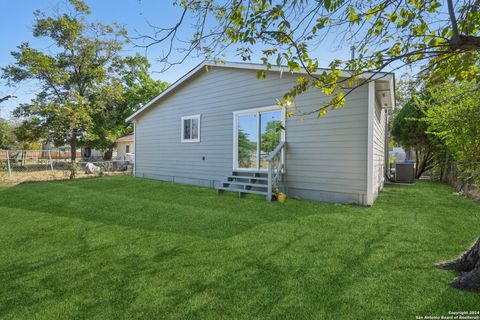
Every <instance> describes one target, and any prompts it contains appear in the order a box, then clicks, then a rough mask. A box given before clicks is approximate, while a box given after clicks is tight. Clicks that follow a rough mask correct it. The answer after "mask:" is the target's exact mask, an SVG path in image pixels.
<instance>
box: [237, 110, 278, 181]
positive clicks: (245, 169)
mask: <svg viewBox="0 0 480 320" xmlns="http://www.w3.org/2000/svg"><path fill="white" fill-rule="evenodd" d="M271 111H280V112H281V118H282V119H281V120H282V126H283V127H284V128H286V108H285V107H279V106H278V105H272V106H267V107H260V108H253V109H244V110H238V111H233V170H234V171H245V172H267V171H268V170H267V169H262V168H259V167H258V165H259V164H257V168H239V167H238V132H237V128H238V116H241V115H246V114H254V113H257V114H258V113H261V112H271ZM258 121H260V117H257V122H258ZM257 126H258V127H260V124H259V123H257ZM285 131H286V130H282V131H281V136H280V141H282V142H285V141H286V139H285ZM258 148H260V146H259V145H258V144H257V153H258ZM282 161H283V162H284V163H285V154H284V153H283V150H282Z"/></svg>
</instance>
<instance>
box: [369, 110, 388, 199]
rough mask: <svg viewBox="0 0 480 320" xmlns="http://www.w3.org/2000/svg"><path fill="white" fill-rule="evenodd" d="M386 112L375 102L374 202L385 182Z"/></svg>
mask: <svg viewBox="0 0 480 320" xmlns="http://www.w3.org/2000/svg"><path fill="white" fill-rule="evenodd" d="M385 114H386V110H385V109H383V108H381V106H380V104H379V103H378V101H375V112H374V119H373V188H372V192H373V200H375V199H376V198H377V196H378V193H379V192H380V191H381V190H382V189H383V185H384V182H385V142H386V141H385V130H386V126H387V124H386V118H385Z"/></svg>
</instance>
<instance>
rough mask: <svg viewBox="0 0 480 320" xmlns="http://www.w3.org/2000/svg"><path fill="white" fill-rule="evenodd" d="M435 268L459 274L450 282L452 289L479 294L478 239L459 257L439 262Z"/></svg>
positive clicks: (479, 246) (479, 250) (479, 256)
mask: <svg viewBox="0 0 480 320" xmlns="http://www.w3.org/2000/svg"><path fill="white" fill-rule="evenodd" d="M437 267H439V268H441V269H446V270H452V271H456V272H459V273H460V275H459V276H458V277H457V278H456V279H455V280H454V281H453V282H452V286H453V287H454V288H457V289H461V290H468V291H474V292H480V238H478V240H477V241H476V242H475V243H474V244H473V245H472V247H471V248H470V249H469V250H468V251H467V252H465V253H464V254H463V255H462V256H461V257H459V258H457V259H455V260H451V261H445V262H441V263H439V264H437Z"/></svg>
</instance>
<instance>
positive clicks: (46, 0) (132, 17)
mask: <svg viewBox="0 0 480 320" xmlns="http://www.w3.org/2000/svg"><path fill="white" fill-rule="evenodd" d="M86 2H87V4H88V5H89V6H90V8H91V11H92V14H91V20H93V21H100V22H103V23H112V22H118V23H120V24H122V25H124V26H125V27H126V29H127V30H128V31H129V33H130V34H131V35H133V34H135V32H138V33H143V34H151V33H152V29H151V28H150V27H149V23H150V24H153V25H158V26H171V25H172V24H173V23H175V22H176V21H177V19H178V16H179V9H178V8H177V7H174V6H173V4H172V3H173V0H172V1H171V0H116V1H114V0H96V1H94V0H86ZM62 3H63V0H42V1H38V0H37V1H35V0H0V12H2V13H8V14H6V15H4V16H2V19H0V67H3V66H6V65H8V64H9V63H11V62H13V58H12V57H11V55H10V52H11V51H13V50H15V49H16V46H18V45H19V44H20V43H21V42H23V41H28V42H30V43H31V45H32V46H33V47H35V48H37V49H44V48H47V47H48V46H49V42H48V41H45V40H42V39H35V38H33V36H32V32H31V30H32V25H33V11H34V10H37V9H38V10H41V11H43V12H46V13H49V12H52V10H54V9H55V8H57V7H58V6H61V5H62ZM192 31H193V30H189V29H188V28H187V29H184V30H183V31H182V34H180V35H179V36H180V37H183V38H188V36H189V33H190V32H192ZM325 43H329V46H328V47H323V48H318V51H319V56H320V57H321V58H322V59H320V61H321V62H322V63H324V64H325V65H327V63H328V61H330V60H331V59H334V58H340V59H346V58H348V57H349V56H350V49H349V48H348V46H347V47H346V48H338V46H337V44H336V43H335V36H334V35H332V38H331V41H326V42H325ZM162 49H164V48H162V47H161V46H157V47H155V48H152V49H150V50H149V51H148V53H147V57H148V58H149V60H150V62H151V63H152V70H151V71H152V76H153V77H154V78H156V79H162V80H165V81H168V82H171V83H172V82H174V81H175V80H177V79H178V78H180V77H181V76H182V75H183V74H185V73H186V72H187V71H188V70H190V69H192V68H193V67H194V66H195V65H197V64H198V63H200V62H201V59H200V58H190V59H187V60H186V61H185V62H184V63H183V64H181V65H177V66H174V67H173V68H171V69H170V70H168V71H166V72H164V73H159V71H160V70H161V66H160V65H159V63H158V62H157V61H156V59H157V58H158V57H159V55H160V53H161V52H162ZM137 51H138V52H141V53H142V54H144V53H145V51H144V50H143V49H141V48H135V47H133V46H126V48H125V52H124V54H134V53H135V52H137ZM226 58H227V60H229V61H241V59H240V58H239V57H238V56H236V55H235V52H227V56H226ZM254 62H259V61H254ZM36 91H37V87H36V86H35V84H34V83H24V84H21V85H20V86H18V87H16V88H11V87H7V86H6V85H5V81H4V80H0V95H7V94H14V95H16V96H17V97H18V98H17V99H14V100H9V101H7V102H4V103H2V105H0V116H1V117H9V115H10V113H11V111H12V110H13V109H14V108H15V107H16V106H18V104H19V103H22V102H27V101H29V100H30V99H31V98H32V97H33V96H34V95H35V92H36Z"/></svg>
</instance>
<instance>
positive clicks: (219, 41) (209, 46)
mask: <svg viewBox="0 0 480 320" xmlns="http://www.w3.org/2000/svg"><path fill="white" fill-rule="evenodd" d="M175 4H177V5H178V6H179V7H180V9H181V10H180V15H179V18H178V20H177V21H176V23H175V24H173V25H171V26H158V27H154V30H153V31H154V32H153V34H150V35H141V36H138V37H136V38H133V39H132V40H133V41H134V42H135V43H137V45H139V46H144V47H147V48H148V47H151V46H154V45H158V44H164V45H165V46H166V50H164V52H165V54H164V56H162V57H161V59H162V61H163V62H165V64H166V67H167V68H168V67H169V66H171V65H172V64H176V63H181V62H182V61H184V59H185V56H188V55H190V54H194V53H198V52H200V53H202V54H204V55H206V56H207V57H210V58H216V57H218V56H219V55H220V54H222V53H223V52H224V51H225V50H226V49H227V48H229V49H236V50H237V53H238V54H239V55H240V56H241V57H242V58H243V59H244V60H247V61H249V60H251V59H252V56H260V59H261V60H262V61H263V63H264V64H265V67H266V69H268V68H269V67H271V66H272V65H286V66H287V68H288V69H290V70H291V71H298V70H300V68H304V69H305V70H306V71H307V73H308V75H307V76H304V77H300V78H299V80H298V83H297V84H296V85H295V86H294V87H293V88H292V89H291V90H290V91H289V92H287V93H285V96H284V100H285V101H287V102H288V101H289V100H291V99H293V98H295V96H296V95H298V94H300V93H302V92H303V91H305V90H307V89H308V88H317V89H320V90H322V91H323V92H324V93H325V94H326V95H331V97H332V98H331V100H330V101H329V102H328V103H326V104H323V105H319V107H318V112H319V113H320V115H323V114H325V113H326V111H327V110H328V108H329V107H333V108H336V107H339V106H342V105H343V102H344V101H345V97H346V96H347V95H349V94H350V93H351V92H352V90H354V89H355V88H357V87H358V86H360V85H362V84H364V83H365V82H368V81H370V80H372V79H374V77H375V75H376V74H377V73H378V72H380V71H393V70H397V69H399V68H401V67H403V66H405V65H410V66H412V65H415V66H416V67H418V68H419V70H420V72H419V77H420V78H423V79H425V80H427V81H428V82H432V83H433V82H442V81H444V80H445V79H448V78H451V79H454V80H471V79H475V78H478V76H479V73H478V65H479V62H480V55H479V54H478V51H479V49H480V34H479V33H480V10H479V9H480V5H479V3H478V2H476V1H471V0H459V1H455V2H454V1H453V0H426V1H418V0H372V1H366V0H362V1H356V0H321V1H314V0H212V1H196V0H182V1H177V2H175ZM192 23H193V24H194V28H195V30H197V31H196V32H194V33H193V35H192V36H189V37H187V38H182V37H181V34H182V28H183V29H186V28H190V26H191V24H192ZM183 33H184V34H189V35H190V34H192V33H187V32H183ZM332 43H333V44H335V46H336V47H341V46H343V47H344V48H345V47H346V48H349V47H350V46H353V47H354V48H355V52H356V55H355V57H354V58H353V59H349V58H346V59H344V60H340V59H333V60H331V61H330V63H329V64H328V69H329V72H318V71H319V68H318V67H319V65H320V61H321V60H323V59H324V56H323V52H322V49H323V48H328V47H331V46H332ZM185 44H187V45H185ZM180 50H181V51H180ZM178 51H180V52H183V53H185V55H183V56H180V59H178V58H177V57H178V56H179V55H178ZM172 53H175V54H172ZM340 68H344V69H346V70H349V71H350V74H351V75H350V76H348V77H347V78H342V74H341V72H340V70H339V69H340ZM366 72H370V73H368V74H366ZM362 74H363V75H366V77H365V78H364V79H359V77H358V76H359V75H362ZM265 76H266V73H265V71H263V70H262V71H259V77H265Z"/></svg>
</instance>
